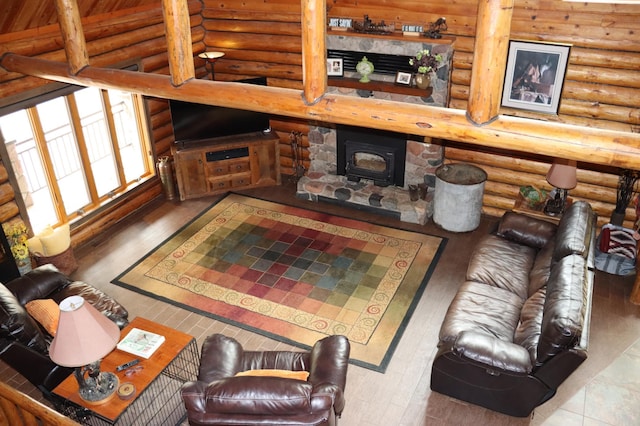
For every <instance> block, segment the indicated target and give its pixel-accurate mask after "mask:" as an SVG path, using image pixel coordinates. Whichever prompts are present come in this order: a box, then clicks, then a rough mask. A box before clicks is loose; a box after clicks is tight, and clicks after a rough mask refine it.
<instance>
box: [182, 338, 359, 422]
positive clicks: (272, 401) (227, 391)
mask: <svg viewBox="0 0 640 426" xmlns="http://www.w3.org/2000/svg"><path fill="white" fill-rule="evenodd" d="M349 352H350V345H349V341H348V339H347V338H346V337H344V336H329V337H326V338H324V339H322V340H319V341H318V342H317V343H316V344H315V345H314V346H313V348H312V349H311V351H309V352H293V351H266V352H257V351H244V350H243V349H242V346H241V345H240V343H238V342H237V341H236V340H234V339H232V338H229V337H226V336H223V335H221V334H214V335H211V336H209V337H207V339H206V340H205V342H204V344H203V346H202V357H201V361H200V371H199V374H198V380H197V381H195V382H187V383H185V384H184V386H183V387H182V398H183V400H184V403H185V406H186V409H187V416H188V419H189V424H191V425H240V424H242V425H335V424H336V423H337V418H338V417H340V415H341V414H342V411H343V409H344V406H345V399H344V388H345V384H346V376H347V366H348V362H349ZM260 369H279V370H290V371H308V372H309V377H308V379H307V381H303V380H297V379H291V378H282V377H262V376H260V377H256V376H236V374H237V373H239V372H243V371H248V370H260Z"/></svg>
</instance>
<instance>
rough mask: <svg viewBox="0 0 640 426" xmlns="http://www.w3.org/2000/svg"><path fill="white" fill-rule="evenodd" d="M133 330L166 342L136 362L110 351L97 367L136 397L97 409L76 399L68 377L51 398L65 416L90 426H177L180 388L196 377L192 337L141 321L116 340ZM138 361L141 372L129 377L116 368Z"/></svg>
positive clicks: (74, 383)
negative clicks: (58, 399) (60, 402)
mask: <svg viewBox="0 0 640 426" xmlns="http://www.w3.org/2000/svg"><path fill="white" fill-rule="evenodd" d="M132 328H138V329H141V330H145V331H150V332H153V333H157V334H161V335H163V336H164V337H165V339H166V340H165V342H164V343H163V344H162V345H161V346H160V347H159V348H158V349H157V350H156V351H155V352H154V353H153V355H151V357H149V359H144V358H139V357H136V356H135V355H132V354H130V353H127V352H124V351H121V350H118V349H115V350H114V351H113V352H111V353H110V354H109V355H107V356H106V357H105V358H104V359H103V360H102V363H101V365H100V369H101V370H102V371H110V372H113V373H115V374H116V376H117V377H118V380H119V382H120V384H122V383H131V384H132V385H133V386H135V389H136V392H135V396H134V397H133V398H131V399H120V398H119V397H118V396H117V395H114V396H113V397H112V398H110V399H109V400H107V401H105V402H104V403H102V404H99V405H91V404H87V403H86V402H85V401H83V400H82V399H81V398H80V396H79V394H78V382H77V381H76V379H75V377H74V376H73V375H71V376H69V377H67V379H65V380H64V381H63V382H62V383H60V384H59V385H58V386H57V387H56V388H55V389H54V390H53V393H54V394H55V395H57V396H59V397H61V398H63V399H64V401H65V407H64V408H63V409H64V414H66V415H69V416H70V417H72V418H73V417H75V418H74V420H76V421H78V422H80V423H82V424H89V425H132V424H141V425H177V424H180V423H181V422H182V421H184V419H185V418H186V415H187V412H186V409H185V407H184V403H183V401H182V396H181V395H180V388H181V387H182V384H183V383H185V382H187V381H191V380H195V379H196V377H197V375H198V366H199V355H198V347H197V344H196V339H195V338H194V337H193V336H190V335H188V334H185V333H182V332H180V331H178V330H174V329H172V328H170V327H166V326H164V325H161V324H158V323H155V322H153V321H150V320H147V319H144V318H135V319H134V320H133V321H131V323H129V325H128V326H127V327H125V328H124V329H123V330H122V332H121V334H120V338H121V339H122V338H123V337H124V336H126V335H127V333H128V332H129V331H130V330H131V329H132ZM135 358H138V359H139V360H140V363H139V364H138V366H141V367H142V369H140V370H138V371H136V372H135V373H133V374H132V375H130V376H126V374H125V373H126V371H120V372H116V367H117V366H118V365H122V364H124V363H126V362H129V361H131V360H132V359H135Z"/></svg>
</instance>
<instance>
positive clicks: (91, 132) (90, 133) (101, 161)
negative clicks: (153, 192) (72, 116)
mask: <svg viewBox="0 0 640 426" xmlns="http://www.w3.org/2000/svg"><path fill="white" fill-rule="evenodd" d="M73 96H74V97H75V99H76V104H77V105H78V113H79V115H80V123H81V125H82V132H83V134H84V140H85V144H86V146H87V152H88V153H89V161H90V163H91V170H92V171H93V176H94V179H95V185H96V190H97V191H98V196H99V197H102V196H103V195H105V194H107V193H108V192H110V191H112V190H114V189H116V188H117V187H118V186H119V183H120V182H119V179H118V171H117V168H116V161H115V157H114V155H113V147H112V145H111V135H110V133H109V126H108V124H107V120H106V118H105V111H104V107H103V103H102V96H101V92H100V90H98V89H95V88H87V89H82V90H79V91H77V92H75V93H74V95H73Z"/></svg>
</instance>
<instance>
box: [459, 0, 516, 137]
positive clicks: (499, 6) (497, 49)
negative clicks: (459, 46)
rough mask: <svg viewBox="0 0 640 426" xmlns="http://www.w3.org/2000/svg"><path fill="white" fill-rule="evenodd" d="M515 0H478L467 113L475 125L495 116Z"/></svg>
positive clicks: (486, 121) (498, 109)
mask: <svg viewBox="0 0 640 426" xmlns="http://www.w3.org/2000/svg"><path fill="white" fill-rule="evenodd" d="M513 4H514V0H481V1H480V2H479V4H478V22H477V26H476V46H475V51H474V53H473V68H472V70H471V84H470V87H469V90H470V93H469V104H468V105H467V115H468V117H469V119H470V120H471V121H472V122H474V123H475V124H480V125H482V124H486V123H488V122H490V121H491V120H493V119H495V118H496V117H497V116H498V113H499V111H500V98H501V96H502V87H503V81H504V75H505V68H506V58H507V52H508V48H509V33H510V29H511V16H512V15H513Z"/></svg>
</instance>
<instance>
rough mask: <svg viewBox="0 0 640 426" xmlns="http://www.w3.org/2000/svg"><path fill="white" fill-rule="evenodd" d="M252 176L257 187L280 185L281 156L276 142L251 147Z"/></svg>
mask: <svg viewBox="0 0 640 426" xmlns="http://www.w3.org/2000/svg"><path fill="white" fill-rule="evenodd" d="M251 153H252V155H251V174H252V177H253V183H254V184H255V185H280V169H279V167H280V164H279V163H280V156H279V155H278V154H279V153H278V151H277V145H276V142H275V141H269V142H266V143H257V144H255V145H253V146H252V147H251Z"/></svg>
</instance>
